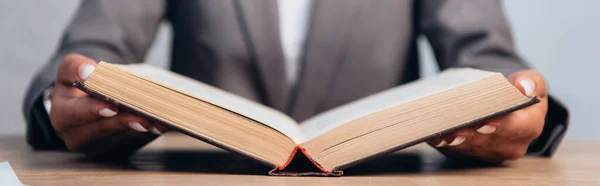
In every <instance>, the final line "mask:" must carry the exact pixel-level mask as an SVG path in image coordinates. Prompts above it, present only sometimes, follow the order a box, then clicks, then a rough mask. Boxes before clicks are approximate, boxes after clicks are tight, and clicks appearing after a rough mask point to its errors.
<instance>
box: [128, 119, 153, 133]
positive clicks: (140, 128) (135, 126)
mask: <svg viewBox="0 0 600 186" xmlns="http://www.w3.org/2000/svg"><path fill="white" fill-rule="evenodd" d="M129 127H131V129H133V130H135V131H138V132H148V129H146V128H144V127H143V126H142V124H140V123H138V122H135V121H131V122H129Z"/></svg>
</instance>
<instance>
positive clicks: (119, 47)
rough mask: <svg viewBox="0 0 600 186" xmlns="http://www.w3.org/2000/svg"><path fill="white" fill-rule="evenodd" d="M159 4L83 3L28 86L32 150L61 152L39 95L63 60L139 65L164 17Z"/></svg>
mask: <svg viewBox="0 0 600 186" xmlns="http://www.w3.org/2000/svg"><path fill="white" fill-rule="evenodd" d="M165 8H166V7H165V2H164V1H163V0H127V1H121V0H84V1H82V2H81V4H80V7H79V9H78V11H77V13H76V14H75V17H74V19H73V20H72V21H71V23H70V25H69V26H68V27H67V28H66V30H65V31H64V33H63V36H62V40H61V41H60V45H59V48H58V50H57V51H56V53H55V54H54V55H53V57H52V58H51V59H50V60H49V62H47V63H46V64H45V65H44V66H43V67H42V68H41V69H40V70H39V71H38V72H37V74H36V76H35V77H34V78H33V80H32V81H31V83H30V85H29V88H28V90H27V94H26V97H25V98H24V102H23V107H22V109H23V115H24V117H25V120H26V123H27V141H28V143H29V144H30V145H31V146H32V147H33V148H35V149H66V148H65V145H64V143H63V141H62V139H61V138H60V137H59V136H58V135H57V134H56V132H55V130H54V128H53V127H52V125H51V124H50V120H49V118H48V114H47V113H46V110H45V108H44V107H43V103H42V102H43V92H44V90H46V89H47V88H49V87H51V86H52V84H53V82H54V81H55V79H56V73H57V71H58V66H59V64H60V63H61V61H62V59H63V58H64V56H65V55H67V54H70V53H79V54H82V55H85V56H87V57H89V58H92V59H94V60H96V61H108V62H111V63H137V62H141V61H143V60H144V58H145V56H146V52H147V51H148V48H149V47H150V45H151V43H152V41H153V39H154V36H155V34H156V31H157V29H158V25H159V23H160V22H161V20H162V19H163V17H164V13H165Z"/></svg>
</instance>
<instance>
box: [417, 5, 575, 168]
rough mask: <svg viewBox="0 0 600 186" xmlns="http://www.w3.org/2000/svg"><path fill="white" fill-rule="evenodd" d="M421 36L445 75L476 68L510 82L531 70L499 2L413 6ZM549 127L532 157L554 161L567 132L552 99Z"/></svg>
mask: <svg viewBox="0 0 600 186" xmlns="http://www.w3.org/2000/svg"><path fill="white" fill-rule="evenodd" d="M415 3H418V4H416V6H415V7H417V8H416V10H415V11H418V12H417V16H418V21H417V24H418V25H419V26H418V27H419V28H418V30H419V31H420V33H422V34H424V35H425V36H426V37H427V39H428V40H429V42H430V44H431V46H432V48H433V50H434V54H435V57H436V59H437V61H438V64H439V66H440V68H441V69H446V68H450V67H472V68H478V69H483V70H489V71H496V72H501V73H502V74H504V75H505V76H508V75H510V74H512V73H515V72H517V71H520V70H523V69H528V68H529V67H528V66H527V64H526V63H525V62H524V61H523V60H522V59H521V58H520V57H519V56H518V54H517V53H516V51H515V48H514V44H513V40H512V36H511V33H510V27H509V25H508V23H507V21H506V20H505V17H504V14H503V10H502V4H501V3H500V2H499V1H497V0H486V1H463V0H424V1H415ZM548 100H549V102H548V113H547V114H546V123H545V124H544V129H543V132H542V134H541V135H540V137H538V138H537V139H536V140H534V141H533V142H532V143H531V144H530V146H529V149H528V154H530V155H541V156H551V155H552V154H553V152H554V151H555V150H556V147H557V146H558V144H559V143H560V142H561V140H562V138H563V136H564V134H565V132H566V130H567V126H568V111H567V110H566V109H565V107H564V106H563V105H562V104H560V102H558V100H556V99H555V98H553V97H552V96H550V97H549V99H548Z"/></svg>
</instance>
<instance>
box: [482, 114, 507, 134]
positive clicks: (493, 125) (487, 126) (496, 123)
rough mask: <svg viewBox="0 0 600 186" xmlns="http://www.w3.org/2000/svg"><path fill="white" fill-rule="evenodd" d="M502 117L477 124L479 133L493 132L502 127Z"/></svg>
mask: <svg viewBox="0 0 600 186" xmlns="http://www.w3.org/2000/svg"><path fill="white" fill-rule="evenodd" d="M501 118H502V117H500V118H492V119H489V120H487V121H485V122H484V123H483V124H480V125H477V126H476V127H475V129H476V131H477V133H479V134H492V133H494V132H496V131H497V130H498V128H500V127H502V126H501V125H500V124H501V120H502V119H501Z"/></svg>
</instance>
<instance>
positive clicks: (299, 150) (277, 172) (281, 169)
mask: <svg viewBox="0 0 600 186" xmlns="http://www.w3.org/2000/svg"><path fill="white" fill-rule="evenodd" d="M297 155H301V156H304V157H306V159H308V160H309V161H310V162H311V163H312V165H314V166H315V167H316V168H318V169H319V170H320V172H316V171H315V172H289V171H285V169H286V168H287V167H288V166H289V165H290V164H291V163H292V161H293V160H294V159H296V156H297ZM269 175H270V176H332V177H339V176H342V175H344V172H343V171H341V170H339V171H329V170H326V169H325V168H323V167H322V166H321V165H320V164H319V163H318V162H316V161H315V160H314V159H313V158H312V157H311V156H310V155H309V154H308V152H306V149H304V148H303V147H301V146H300V145H298V146H296V148H294V150H293V151H292V154H291V155H290V158H289V159H288V161H287V162H286V163H285V164H283V165H281V166H277V167H275V168H274V169H272V170H271V171H269Z"/></svg>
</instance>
